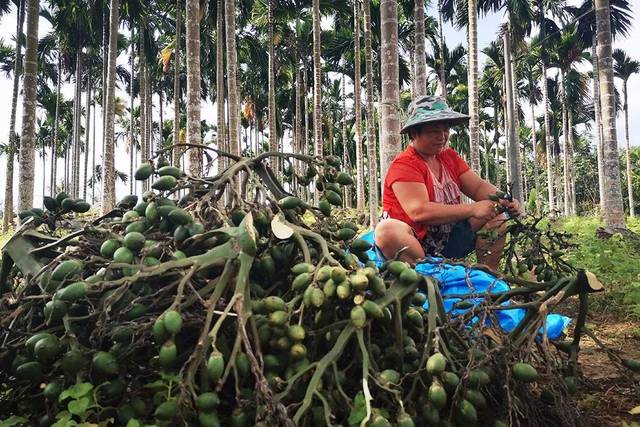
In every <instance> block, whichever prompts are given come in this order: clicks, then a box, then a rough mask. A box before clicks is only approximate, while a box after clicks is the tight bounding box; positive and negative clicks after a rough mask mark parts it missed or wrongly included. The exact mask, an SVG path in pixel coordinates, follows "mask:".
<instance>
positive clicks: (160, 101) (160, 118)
mask: <svg viewBox="0 0 640 427" xmlns="http://www.w3.org/2000/svg"><path fill="white" fill-rule="evenodd" d="M159 83H160V87H159V88H158V121H159V123H160V125H159V126H158V130H159V135H158V145H156V153H157V152H159V151H160V150H162V148H163V147H164V133H163V129H164V88H163V87H162V86H163V85H164V79H163V80H161V81H160V82H159ZM163 157H164V155H163Z"/></svg>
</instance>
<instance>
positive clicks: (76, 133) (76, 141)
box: [71, 48, 82, 198]
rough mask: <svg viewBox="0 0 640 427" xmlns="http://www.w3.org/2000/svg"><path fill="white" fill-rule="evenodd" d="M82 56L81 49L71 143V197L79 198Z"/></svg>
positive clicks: (78, 53) (77, 63)
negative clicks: (77, 164)
mask: <svg viewBox="0 0 640 427" xmlns="http://www.w3.org/2000/svg"><path fill="white" fill-rule="evenodd" d="M81 61H82V60H81V56H80V48H77V50H76V72H75V76H74V85H73V123H72V126H73V132H72V143H71V197H74V198H77V197H78V194H77V192H78V191H77V190H78V189H77V187H76V174H77V173H78V169H77V167H76V157H77V155H78V151H79V147H80V126H79V123H80V116H81V107H80V100H81V97H80V92H81V90H82V89H81V88H82V86H81V68H82V66H81Z"/></svg>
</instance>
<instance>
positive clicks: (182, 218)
mask: <svg viewBox="0 0 640 427" xmlns="http://www.w3.org/2000/svg"><path fill="white" fill-rule="evenodd" d="M167 217H168V218H169V221H171V222H172V223H174V224H175V225H187V224H189V223H190V222H191V221H192V218H191V215H189V213H187V211H185V210H184V209H182V208H175V209H173V210H172V211H171V212H169V215H168V216H167Z"/></svg>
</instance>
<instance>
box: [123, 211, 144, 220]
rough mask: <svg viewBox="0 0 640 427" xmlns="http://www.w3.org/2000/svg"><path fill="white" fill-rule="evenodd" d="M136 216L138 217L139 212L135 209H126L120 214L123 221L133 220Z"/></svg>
mask: <svg viewBox="0 0 640 427" xmlns="http://www.w3.org/2000/svg"><path fill="white" fill-rule="evenodd" d="M138 218H140V214H139V213H138V212H136V211H127V212H125V213H124V215H122V220H123V221H124V222H131V221H135V220H137V219H138Z"/></svg>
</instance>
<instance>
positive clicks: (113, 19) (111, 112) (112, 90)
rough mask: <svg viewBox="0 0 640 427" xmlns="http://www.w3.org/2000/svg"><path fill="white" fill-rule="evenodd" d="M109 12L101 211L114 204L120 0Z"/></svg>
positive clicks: (107, 209)
mask: <svg viewBox="0 0 640 427" xmlns="http://www.w3.org/2000/svg"><path fill="white" fill-rule="evenodd" d="M110 9H111V10H110V12H109V61H108V69H107V93H106V98H107V114H106V123H105V140H104V147H105V148H104V154H105V155H104V159H103V169H104V173H103V176H104V179H103V191H102V212H103V213H107V212H109V211H110V210H111V209H113V206H114V205H115V197H116V175H115V165H114V130H113V128H114V118H115V102H116V87H115V85H116V58H117V55H118V52H117V41H118V23H119V21H120V19H119V17H120V0H111V7H110Z"/></svg>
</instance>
